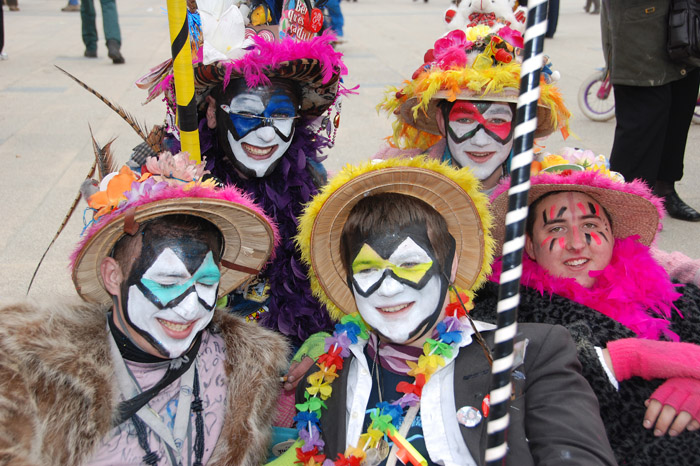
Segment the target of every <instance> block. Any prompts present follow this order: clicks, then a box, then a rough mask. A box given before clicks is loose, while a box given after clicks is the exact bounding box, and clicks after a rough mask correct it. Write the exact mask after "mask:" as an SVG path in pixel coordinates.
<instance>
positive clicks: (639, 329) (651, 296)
mask: <svg viewBox="0 0 700 466" xmlns="http://www.w3.org/2000/svg"><path fill="white" fill-rule="evenodd" d="M501 267H502V262H501V258H499V259H498V260H497V261H496V262H495V263H494V264H493V270H494V273H493V275H492V276H491V278H490V280H491V281H494V282H498V280H499V277H500V274H501ZM593 274H595V276H597V280H596V283H595V285H594V286H593V287H592V288H584V287H583V286H581V285H579V284H578V283H577V282H576V280H574V279H573V278H561V277H554V276H552V275H550V274H549V273H548V272H547V271H546V270H545V269H543V268H542V267H540V265H539V264H537V263H536V262H535V261H533V260H532V259H530V258H529V257H528V255H527V254H524V255H523V274H522V278H521V283H522V285H524V286H527V287H529V288H533V289H535V290H537V291H539V292H540V294H541V295H543V296H544V294H545V292H546V293H548V294H550V295H559V296H563V297H565V298H568V299H570V300H572V301H575V302H577V303H580V304H583V305H584V306H587V307H590V308H592V309H595V310H596V311H598V312H600V313H602V314H605V315H606V316H608V317H610V318H612V319H614V320H616V321H618V322H620V323H621V324H623V325H624V326H625V327H627V328H629V329H630V330H632V331H633V332H635V333H636V334H637V335H638V336H640V337H642V338H648V339H653V340H658V339H660V338H661V337H662V336H663V337H665V338H667V339H670V340H672V341H679V337H678V335H677V334H676V333H674V332H673V331H671V330H670V329H669V325H670V319H671V313H672V312H673V311H674V310H675V311H676V312H677V313H678V315H680V316H681V317H682V314H681V312H680V311H679V310H678V308H676V306H675V305H674V304H673V302H674V301H675V300H677V299H678V298H680V297H681V294H680V293H678V292H677V291H676V290H675V288H676V286H679V285H674V284H673V283H672V282H671V279H670V278H669V276H668V274H667V273H666V271H665V270H664V269H663V267H661V266H660V265H659V264H658V263H657V262H656V261H655V260H654V259H653V258H652V257H651V254H650V253H649V248H648V247H647V246H644V245H643V244H640V243H639V242H638V241H637V237H636V236H631V237H629V238H625V239H616V240H615V246H614V249H613V255H612V260H611V261H610V264H609V265H608V266H607V267H606V268H605V269H603V270H602V271H600V272H594V273H592V274H591V275H593ZM654 315H656V317H655V316H654Z"/></svg>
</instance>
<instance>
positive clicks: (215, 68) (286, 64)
mask: <svg viewBox="0 0 700 466" xmlns="http://www.w3.org/2000/svg"><path fill="white" fill-rule="evenodd" d="M200 2H201V0H200ZM201 3H206V5H205V6H206V11H204V10H202V11H200V13H195V14H194V16H200V15H201V19H202V20H201V31H198V28H200V26H198V21H197V20H194V21H192V24H194V25H195V31H196V33H193V34H192V35H193V37H199V38H200V40H199V41H198V43H196V41H193V46H196V50H195V52H194V54H193V56H194V57H196V58H195V59H194V60H195V62H194V63H193V66H194V84H195V96H196V98H197V99H198V102H199V103H201V102H202V100H203V98H204V96H206V95H207V94H208V93H209V91H210V90H211V89H212V88H214V87H215V86H217V85H220V84H223V85H224V87H225V86H226V85H228V83H229V81H230V80H231V79H236V78H245V79H246V83H247V84H248V86H249V87H255V86H258V85H264V84H268V83H269V82H270V79H271V78H284V79H289V80H292V81H294V82H296V83H297V84H298V85H299V87H300V88H301V91H302V96H301V113H302V115H303V116H308V117H316V116H319V115H321V114H322V113H323V112H324V111H325V110H326V109H328V107H330V106H331V105H332V104H333V102H334V101H335V99H336V94H340V95H344V94H346V93H348V92H349V91H347V90H346V89H344V88H343V87H342V86H341V85H340V78H341V76H344V75H346V74H347V68H346V67H345V65H344V64H343V61H342V53H340V52H336V51H335V50H334V49H333V46H332V45H331V43H332V42H333V41H334V40H335V36H333V34H332V33H331V32H324V33H323V34H322V35H320V36H313V37H311V38H310V39H309V40H298V39H296V38H294V37H291V36H289V35H286V36H285V37H283V38H281V39H280V38H279V36H280V33H279V30H278V28H277V26H262V27H260V28H257V29H255V28H252V27H246V26H245V20H244V17H243V15H242V13H241V12H240V11H239V7H237V6H236V5H233V4H232V3H231V1H230V0H228V1H227V0H208V1H207V2H201ZM222 4H224V6H222ZM202 8H204V7H202ZM172 73H173V70H172V60H166V61H165V62H163V63H161V64H160V65H158V66H156V67H155V68H153V69H152V70H151V71H150V72H149V73H148V74H147V75H145V76H143V77H142V78H140V79H139V80H138V81H137V83H136V85H137V86H138V87H140V88H141V89H147V90H148V98H147V100H146V102H150V101H151V100H153V99H154V98H155V97H156V96H158V95H160V94H161V93H165V96H166V99H167V101H168V102H169V104H170V106H171V107H172V106H174V103H175V99H174V89H173V87H172V86H173V83H172V76H173V74H172Z"/></svg>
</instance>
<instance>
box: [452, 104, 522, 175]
mask: <svg viewBox="0 0 700 466" xmlns="http://www.w3.org/2000/svg"><path fill="white" fill-rule="evenodd" d="M445 120H446V122H447V128H446V133H447V145H448V147H449V149H450V153H451V154H452V158H453V160H455V161H456V162H457V164H458V165H459V166H460V167H469V168H470V169H471V170H472V171H473V172H474V175H475V176H476V177H477V178H478V179H480V180H484V179H486V178H488V177H489V176H490V175H492V174H493V173H494V172H495V171H496V170H497V169H498V168H499V167H500V166H501V165H502V164H503V163H504V162H505V161H506V159H507V158H508V156H509V155H510V150H511V148H512V146H513V138H512V131H511V129H512V121H513V110H512V109H511V107H510V105H508V104H506V103H501V102H476V103H474V102H469V101H464V100H459V101H457V102H456V103H455V104H454V105H453V106H452V109H451V110H450V112H449V114H448V115H447V116H446V118H445Z"/></svg>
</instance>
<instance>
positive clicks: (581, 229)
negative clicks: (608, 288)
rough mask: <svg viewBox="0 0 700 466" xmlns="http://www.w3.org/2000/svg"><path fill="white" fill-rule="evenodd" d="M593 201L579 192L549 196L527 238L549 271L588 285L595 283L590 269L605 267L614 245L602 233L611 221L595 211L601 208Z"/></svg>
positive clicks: (537, 259)
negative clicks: (530, 235)
mask: <svg viewBox="0 0 700 466" xmlns="http://www.w3.org/2000/svg"><path fill="white" fill-rule="evenodd" d="M590 201H592V198H591V197H590V196H588V195H586V194H583V193H578V192H564V193H559V194H554V195H551V196H548V197H546V198H545V199H543V200H542V202H540V203H539V204H538V206H537V209H538V210H539V211H540V212H534V213H533V214H534V215H535V218H536V219H537V220H536V221H535V224H534V225H533V232H532V238H530V237H528V238H527V242H528V253H530V252H531V253H532V254H531V256H534V257H532V259H533V260H535V261H536V262H537V263H538V264H540V265H541V266H542V267H543V268H545V269H546V270H547V271H548V272H549V273H550V274H552V275H554V276H558V277H568V278H574V279H576V281H577V282H578V283H579V284H581V285H582V286H585V287H591V286H593V284H594V283H595V279H594V278H592V277H591V276H590V274H589V272H591V271H597V270H602V269H604V268H605V267H606V266H607V265H608V264H609V263H610V259H611V257H612V249H613V244H611V243H610V242H608V241H607V238H606V237H605V235H604V233H603V231H605V230H607V229H609V228H610V223H609V221H608V219H607V217H605V216H601V215H596V212H598V213H600V208H598V209H596V208H595V203H594V202H590ZM589 204H590V205H589ZM586 206H588V207H589V209H586ZM547 213H549V218H548V217H547ZM554 213H556V216H555V215H554ZM601 237H604V238H605V241H603V240H602V239H601ZM548 241H549V243H548Z"/></svg>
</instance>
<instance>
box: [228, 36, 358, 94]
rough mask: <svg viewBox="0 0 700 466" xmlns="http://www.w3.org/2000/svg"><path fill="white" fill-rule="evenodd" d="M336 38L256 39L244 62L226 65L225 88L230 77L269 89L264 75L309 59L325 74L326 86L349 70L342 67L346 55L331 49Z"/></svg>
mask: <svg viewBox="0 0 700 466" xmlns="http://www.w3.org/2000/svg"><path fill="white" fill-rule="evenodd" d="M335 39H336V38H335V36H334V35H333V34H332V33H331V32H329V31H326V32H324V33H323V34H322V35H320V36H316V37H314V38H312V39H311V40H308V41H300V40H295V39H291V38H286V39H283V40H280V41H268V40H266V39H265V38H264V37H262V36H253V41H254V42H255V44H254V45H253V46H252V47H251V49H250V51H249V52H248V53H246V54H245V56H243V57H242V58H239V59H238V60H234V61H232V62H228V63H226V77H225V79H224V87H226V86H228V82H229V80H230V78H231V74H232V73H233V71H235V72H236V73H237V74H239V75H242V76H245V80H246V84H247V85H248V87H256V86H259V85H267V84H269V83H270V78H268V77H267V76H266V75H265V71H268V70H273V69H275V68H276V67H277V66H279V64H280V63H283V62H287V61H292V60H299V59H303V58H306V59H308V60H318V61H319V62H320V65H321V68H322V70H323V75H322V80H323V83H324V84H325V83H327V82H329V81H330V80H331V79H332V78H333V75H334V74H335V73H338V72H339V74H340V76H343V75H346V74H347V72H348V69H347V67H346V66H345V64H344V63H343V60H342V57H343V54H342V53H340V52H336V51H335V49H333V46H332V45H331V42H333V41H334V40H335Z"/></svg>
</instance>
